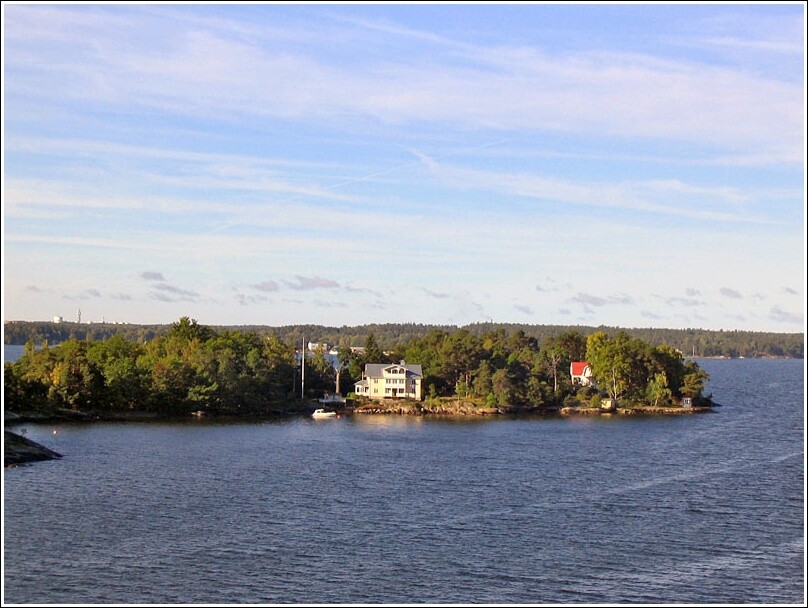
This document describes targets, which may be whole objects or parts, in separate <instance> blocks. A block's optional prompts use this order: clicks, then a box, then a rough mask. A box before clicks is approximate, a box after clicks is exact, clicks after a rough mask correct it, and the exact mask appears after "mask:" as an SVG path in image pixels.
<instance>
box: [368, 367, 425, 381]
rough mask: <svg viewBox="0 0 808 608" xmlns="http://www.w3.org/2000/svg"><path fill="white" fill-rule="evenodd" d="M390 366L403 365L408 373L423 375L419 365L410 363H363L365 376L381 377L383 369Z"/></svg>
mask: <svg viewBox="0 0 808 608" xmlns="http://www.w3.org/2000/svg"><path fill="white" fill-rule="evenodd" d="M390 367H403V368H404V369H406V370H407V373H408V374H412V375H413V376H419V377H422V376H423V375H424V373H423V372H422V371H421V366H420V365H411V364H409V363H367V364H365V376H367V377H368V378H381V377H382V376H384V373H383V372H384V370H386V369H388V368H390Z"/></svg>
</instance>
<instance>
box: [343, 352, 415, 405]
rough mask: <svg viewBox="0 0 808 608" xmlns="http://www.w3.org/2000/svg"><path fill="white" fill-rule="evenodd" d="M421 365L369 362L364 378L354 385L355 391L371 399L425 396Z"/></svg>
mask: <svg viewBox="0 0 808 608" xmlns="http://www.w3.org/2000/svg"><path fill="white" fill-rule="evenodd" d="M422 381H423V372H422V371H421V366H420V365H408V364H407V363H405V362H404V361H401V362H400V363H391V364H384V363H368V364H367V365H365V372H364V374H363V378H362V380H360V381H359V382H357V383H356V384H355V385H354V392H355V393H356V394H357V395H358V396H361V397H369V398H370V399H417V400H418V401H420V400H421V399H422V397H423V391H422V389H421V382H422Z"/></svg>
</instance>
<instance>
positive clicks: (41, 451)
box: [3, 430, 62, 467]
mask: <svg viewBox="0 0 808 608" xmlns="http://www.w3.org/2000/svg"><path fill="white" fill-rule="evenodd" d="M61 457H62V455H61V454H59V453H58V452H54V451H53V450H51V449H49V448H46V447H45V446H44V445H40V444H39V443H37V442H36V441H31V440H30V439H27V438H25V437H23V436H22V435H18V434H17V433H12V432H11V431H6V430H4V431H3V466H4V467H11V466H17V465H20V464H25V463H28V462H40V461H43V460H55V459H56V458H61Z"/></svg>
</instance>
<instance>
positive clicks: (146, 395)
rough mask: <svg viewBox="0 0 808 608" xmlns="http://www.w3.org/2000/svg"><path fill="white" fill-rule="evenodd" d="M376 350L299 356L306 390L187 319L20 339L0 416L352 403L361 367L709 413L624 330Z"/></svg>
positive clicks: (672, 370)
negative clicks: (162, 329)
mask: <svg viewBox="0 0 808 608" xmlns="http://www.w3.org/2000/svg"><path fill="white" fill-rule="evenodd" d="M295 339H296V340H297V337H295ZM298 344H300V343H299V342H298ZM381 344H382V343H381V342H380V341H378V340H377V339H376V336H375V333H373V332H371V333H369V334H368V335H367V337H366V338H365V341H364V346H363V349H361V350H352V349H350V348H349V347H347V346H344V347H341V348H339V349H338V351H339V355H338V356H337V357H333V356H329V355H328V353H327V352H326V351H325V349H324V348H317V349H315V350H314V351H313V352H308V353H306V362H305V384H304V383H303V382H302V378H301V369H300V368H301V365H300V356H301V351H300V350H296V348H295V345H294V344H293V343H289V342H286V341H284V340H281V339H280V338H279V337H277V336H276V335H275V334H273V333H271V332H270V333H267V334H264V335H261V334H258V333H257V332H248V331H237V330H232V329H229V330H219V329H216V328H212V327H207V326H203V325H200V324H199V323H197V322H196V321H195V320H192V319H189V318H188V317H182V318H181V319H180V320H179V321H177V322H176V323H174V324H172V325H171V326H170V328H169V329H168V331H167V332H166V333H165V334H163V335H158V336H156V337H154V338H152V339H150V340H146V341H145V342H141V341H137V340H130V339H127V338H125V337H124V336H122V335H120V334H117V335H113V336H111V337H108V338H106V339H76V338H69V339H68V340H66V341H64V342H62V343H60V344H59V345H57V346H49V345H48V344H47V343H46V344H43V345H36V344H35V343H34V342H33V341H29V342H28V343H26V345H25V349H24V354H23V355H22V357H20V359H19V360H18V361H17V362H15V363H13V364H12V363H6V364H5V367H4V383H3V384H4V386H3V390H4V397H5V407H6V409H7V410H8V411H13V412H20V411H40V412H58V411H72V412H84V413H92V414H95V415H99V416H104V415H113V414H115V413H125V412H146V413H153V414H158V415H162V416H184V415H188V414H190V413H193V412H203V413H210V414H219V415H266V414H271V413H278V412H292V411H305V408H306V407H308V403H307V402H308V400H310V399H314V398H317V397H320V396H322V394H323V393H324V392H328V391H331V392H333V391H335V390H338V392H341V393H342V394H349V396H350V393H351V391H352V390H353V385H354V383H355V382H356V381H358V380H359V379H361V377H362V370H363V369H364V365H365V364H366V363H387V362H398V361H400V360H405V361H407V362H408V363H414V364H420V365H421V366H422V369H423V375H424V377H423V386H424V387H425V392H426V394H427V399H438V398H441V397H461V398H464V399H467V400H469V401H471V402H474V403H478V404H479V405H480V407H489V408H490V407H497V408H503V409H505V410H508V411H541V410H554V409H558V408H560V407H562V406H578V405H589V404H593V405H596V404H598V403H600V400H601V398H602V397H603V396H606V395H608V396H610V397H613V398H615V399H620V400H621V401H623V402H625V403H635V404H646V405H654V406H661V405H678V404H679V403H680V402H681V399H682V397H690V398H692V399H693V400H694V403H695V404H709V397H705V396H704V395H703V389H704V383H705V381H706V380H707V374H706V373H705V372H704V371H703V370H701V369H700V368H699V366H698V364H697V363H696V362H695V361H692V360H689V359H686V358H685V357H683V355H682V353H680V352H679V351H677V350H676V349H675V348H672V347H671V346H669V345H666V344H657V345H653V344H650V343H648V342H645V341H643V340H640V339H639V338H635V337H632V336H631V335H629V334H628V333H626V332H617V333H615V334H610V333H607V332H604V331H594V332H592V333H590V334H588V335H585V334H584V333H582V332H580V331H577V330H567V331H563V332H561V333H559V334H556V335H554V336H552V337H548V338H546V339H544V340H543V341H541V342H540V341H539V340H538V339H536V338H535V337H533V336H530V335H528V334H527V333H526V332H525V331H523V330H521V329H515V330H513V331H511V332H506V331H505V329H503V328H497V329H491V330H490V331H486V332H484V333H481V334H479V335H478V334H476V333H474V332H472V331H471V330H470V329H467V328H463V329H453V330H448V329H436V328H433V329H431V330H430V331H428V332H427V333H426V334H425V335H422V336H418V337H412V338H410V339H409V340H407V341H403V342H400V343H399V344H398V345H397V346H395V347H393V348H392V349H383V348H382V345H381ZM301 346H302V344H301ZM301 350H302V349H301ZM576 360H587V361H589V363H590V366H591V368H592V372H593V377H594V379H595V380H597V381H598V383H599V386H600V390H599V391H598V390H595V389H593V388H591V387H579V386H574V385H573V384H572V382H571V378H570V373H569V369H570V361H576ZM301 387H305V394H304V395H301V394H300V390H301Z"/></svg>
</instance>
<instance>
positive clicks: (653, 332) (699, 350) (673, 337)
mask: <svg viewBox="0 0 808 608" xmlns="http://www.w3.org/2000/svg"><path fill="white" fill-rule="evenodd" d="M211 327H212V328H214V329H215V330H217V331H239V332H244V333H251V334H257V335H258V336H269V335H273V336H275V337H276V338H278V339H279V340H281V341H282V342H285V343H286V344H290V345H297V344H300V343H301V342H302V341H303V340H306V341H310V342H319V343H323V342H325V343H328V344H330V345H332V346H334V347H337V348H339V347H343V348H344V347H349V346H362V345H363V344H364V343H365V341H366V340H367V338H368V336H369V335H371V334H373V335H374V337H375V339H376V341H377V343H378V344H379V346H380V347H381V348H382V349H384V350H394V349H396V348H399V347H401V346H402V345H404V344H408V343H409V342H410V341H412V340H414V339H419V338H423V337H424V336H426V335H427V334H429V332H430V331H432V330H441V331H449V332H451V331H455V330H457V329H465V330H467V331H468V332H469V333H471V334H473V335H475V336H478V337H479V336H483V335H485V334H488V333H491V332H495V331H498V330H504V331H505V332H507V333H513V332H515V331H521V332H523V333H524V334H525V335H526V336H528V337H531V338H535V339H536V340H538V341H539V342H540V343H542V342H544V341H545V340H547V339H548V338H553V337H555V336H558V335H560V334H562V333H565V332H569V331H576V332H580V333H582V334H584V335H588V334H591V333H594V332H596V331H603V332H605V333H606V334H608V335H615V334H617V333H619V332H621V331H622V332H625V333H627V334H628V335H629V336H631V337H633V338H638V339H640V340H643V341H644V342H648V343H649V344H659V345H661V344H665V345H668V346H671V347H672V348H675V349H677V350H679V351H681V352H682V353H683V354H684V355H686V356H697V357H733V358H734V357H790V358H796V359H802V358H803V357H804V355H805V336H804V335H803V334H793V333H774V332H753V331H735V330H732V331H724V330H719V331H714V330H706V329H655V328H632V329H627V328H619V327H605V326H599V327H594V326H582V325H525V324H517V323H473V324H471V325H466V326H464V327H460V328H458V327H456V326H454V325H424V324H416V323H385V324H369V325H357V326H352V327H349V326H346V325H343V326H342V327H327V326H324V325H286V326H282V327H270V326H266V325H238V326H211ZM170 329H171V325H135V324H113V323H82V324H79V323H70V322H62V323H52V322H41V321H8V322H6V323H5V325H4V330H3V342H4V343H5V344H25V343H26V342H29V341H33V342H34V343H35V344H37V345H41V344H42V343H43V342H46V341H47V342H48V343H49V344H58V343H60V342H65V341H67V340H70V339H75V340H105V339H107V338H110V337H112V336H121V337H123V338H125V339H127V340H129V341H132V342H140V343H144V342H149V341H150V340H152V339H154V338H156V337H159V336H165V335H166V334H167V333H168V332H169V331H170Z"/></svg>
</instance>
